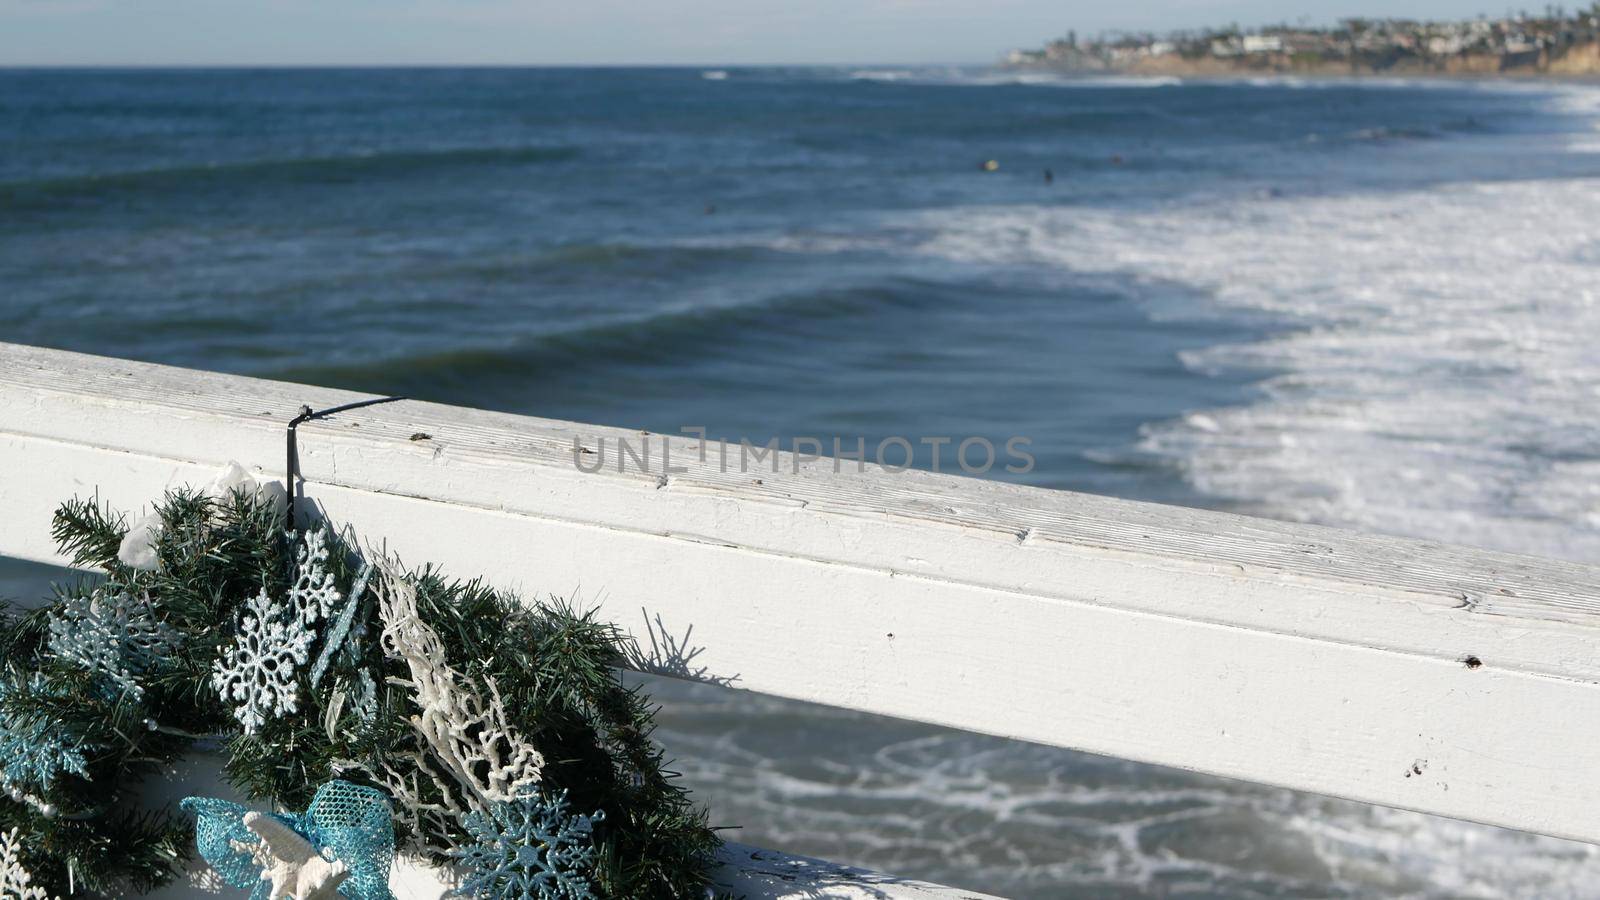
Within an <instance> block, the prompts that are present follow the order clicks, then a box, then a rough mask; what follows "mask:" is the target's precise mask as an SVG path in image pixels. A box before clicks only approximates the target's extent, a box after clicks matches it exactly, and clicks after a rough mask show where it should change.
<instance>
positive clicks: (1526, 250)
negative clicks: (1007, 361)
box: [920, 180, 1600, 561]
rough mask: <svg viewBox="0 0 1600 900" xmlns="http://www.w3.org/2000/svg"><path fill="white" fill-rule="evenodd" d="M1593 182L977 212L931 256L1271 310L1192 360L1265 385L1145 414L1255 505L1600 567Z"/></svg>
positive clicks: (1229, 308) (1155, 448) (1599, 365)
mask: <svg viewBox="0 0 1600 900" xmlns="http://www.w3.org/2000/svg"><path fill="white" fill-rule="evenodd" d="M1594 221H1600V182H1597V181H1595V180H1565V181H1530V182H1509V183H1501V184H1476V185H1465V186H1459V185H1458V186H1449V187H1442V188H1436V189H1430V190H1422V191H1407V192H1401V193H1391V194H1366V195H1350V196H1339V197H1323V198H1309V199H1301V200H1285V199H1281V198H1273V197H1266V198H1249V199H1243V200H1239V201H1236V202H1232V203H1226V204H1221V205H1191V206H1180V207H1174V208H1168V209H1161V210H1157V211H1147V212H1130V211H1126V210H1123V211H1109V210H1105V211H1102V210H1086V209H1070V210H1067V209H1059V208H1005V209H990V210H986V211H973V212H970V213H966V214H962V215H958V216H955V217H953V220H952V221H946V222H940V223H930V226H931V228H930V237H929V239H928V240H927V241H926V242H925V243H924V244H923V245H922V247H921V248H920V249H921V252H925V253H929V254H933V255H938V256H941V257H946V258H954V259H960V260H966V261H981V262H991V263H992V262H1010V263H1030V264H1041V265H1051V266H1060V267H1064V268H1068V269H1072V270H1075V271H1107V272H1120V273H1124V274H1129V275H1135V276H1139V277H1145V278H1152V279H1167V280H1170V281H1173V282H1177V283H1181V284H1185V285H1189V286H1191V287H1192V288H1194V289H1195V290H1196V291H1198V292H1200V293H1201V295H1202V296H1206V297H1209V298H1210V299H1209V301H1208V302H1207V304H1206V306H1205V307H1204V308H1196V307H1194V306H1193V305H1192V301H1186V303H1185V305H1184V306H1183V307H1181V308H1177V307H1174V308H1167V309H1163V308H1161V307H1159V304H1157V306H1156V314H1159V315H1178V316H1188V315H1209V316H1219V317H1225V318H1235V319H1240V318H1241V317H1243V318H1242V319H1241V320H1248V321H1252V322H1258V323H1270V327H1269V329H1268V330H1269V334H1268V336H1266V337H1263V338H1262V339H1260V340H1256V341H1251V342H1246V343H1236V344H1226V345H1220V346H1213V347H1210V348H1209V349H1206V350H1201V351H1195V352H1191V353H1187V354H1185V355H1184V357H1183V359H1184V362H1185V363H1186V364H1187V365H1188V366H1190V367H1191V368H1192V369H1195V370H1196V371H1200V372H1210V373H1218V374H1220V373H1243V374H1247V375H1251V376H1253V377H1255V378H1257V379H1258V386H1257V390H1258V394H1259V397H1260V399H1259V400H1258V401H1256V402H1254V403H1250V404H1247V405H1243V406H1237V407H1230V408H1226V409H1215V410H1204V411H1196V414H1194V415H1190V416H1187V417H1183V418H1180V419H1177V420H1174V421H1168V422H1159V423H1153V424H1150V425H1148V426H1146V427H1145V429H1144V431H1143V437H1142V440H1141V444H1140V449H1141V450H1142V451H1143V452H1146V453H1149V454H1152V455H1155V456H1158V457H1167V458H1170V459H1173V460H1175V461H1177V462H1178V463H1179V464H1180V465H1181V466H1182V469H1183V471H1184V472H1185V473H1186V476H1187V478H1188V479H1189V480H1190V481H1191V482H1192V483H1193V484H1194V485H1196V486H1197V487H1198V488H1199V489H1201V490H1202V491H1204V492H1206V493H1208V494H1210V495H1212V496H1215V497H1218V498H1221V499H1224V500H1227V501H1229V502H1232V503H1234V504H1236V505H1237V506H1239V507H1240V508H1243V509H1246V510H1249V511H1253V512H1257V513H1261V514H1265V515H1270V516H1274V517H1279V518H1288V519H1300V520H1313V521H1318V522H1322V523H1326V524H1334V525H1342V526H1348V527H1355V528H1359V529H1362V530H1367V531H1378V532H1390V533H1399V534H1407V535H1414V536H1418V537H1425V538H1433V539H1440V540H1447V541H1453V542H1460V543H1467V544H1473V545H1478V546H1485V547H1495V548H1500V549H1506V550H1513V551H1521V552H1530V553H1536V554H1542V555H1552V556H1564V557H1569V558H1574V559H1580V560H1587V561H1594V560H1600V514H1596V513H1594V512H1593V510H1594V509H1596V508H1597V506H1600V487H1597V485H1600V452H1596V451H1595V450H1594V448H1595V447H1596V446H1600V359H1597V357H1596V356H1595V355H1594V352H1593V348H1592V346H1591V341H1590V336H1591V335H1592V334H1594V333H1596V332H1597V331H1600V289H1597V288H1596V271H1595V266H1594V263H1593V259H1592V256H1593V253H1594V252H1595V248H1594V240H1593V238H1592V236H1591V235H1592V230H1591V227H1590V223H1592V222H1594Z"/></svg>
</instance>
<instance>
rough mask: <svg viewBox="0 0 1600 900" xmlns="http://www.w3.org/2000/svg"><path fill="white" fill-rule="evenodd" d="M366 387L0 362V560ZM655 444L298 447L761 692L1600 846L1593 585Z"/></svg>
mask: <svg viewBox="0 0 1600 900" xmlns="http://www.w3.org/2000/svg"><path fill="white" fill-rule="evenodd" d="M360 398H361V395H358V394H352V393H350V392H346V391H335V390H328V389H323V388H313V387H305V386H300V385H291V384H283V383H278V382H270V381H261V380H256V379H250V378H241V377H236V376H229V375H218V374H212V373H206V372H196V371H188V370H183V369H175V368H168V367H162V366H154V365H148V364H143V363H132V362H124V361H120V360H111V359H103V358H98V357H92V356H84V355H79V354H71V353H65V352H61V351H52V350H42V349H37V348H31V347H22V346H17V345H8V344H0V506H3V508H4V509H5V515H3V516H0V554H6V555H10V556H18V557H22V558H26V559H34V560H41V561H46V562H60V561H61V560H60V559H59V558H58V557H57V555H56V553H55V550H54V548H53V546H52V545H51V543H50V537H49V534H50V529H49V522H50V515H51V512H52V510H53V509H54V508H55V506H56V504H57V503H58V502H59V501H60V500H61V499H62V498H63V497H66V496H70V495H72V494H74V493H86V492H88V491H91V490H95V489H98V490H99V491H100V493H101V496H102V497H103V498H104V499H106V500H108V501H110V502H111V503H113V504H114V505H118V506H121V507H123V508H129V509H137V508H139V507H140V506H141V505H143V504H145V503H146V502H147V501H148V500H149V499H150V498H151V497H154V496H157V495H159V493H160V492H161V491H162V490H163V489H165V488H167V487H169V486H174V485H178V484H182V483H204V482H205V481H207V480H209V478H210V476H211V474H212V473H213V471H214V470H215V469H216V468H217V467H218V466H219V465H221V464H222V463H224V462H226V461H228V460H231V459H237V460H240V461H242V462H244V463H245V464H246V465H249V466H253V467H256V468H257V469H258V471H259V472H260V473H261V474H263V475H264V476H267V477H281V468H282V466H283V462H282V460H283V454H284V424H285V423H286V422H287V421H288V420H289V419H290V418H291V417H292V416H293V415H294V413H295V412H296V411H298V410H299V408H300V407H301V405H302V404H309V405H311V406H313V407H319V408H320V407H326V406H332V405H336V404H339V403H344V402H349V401H351V400H355V399H360ZM642 437H643V435H642V434H641V433H640V432H636V431H624V430H620V429H611V428H602V427H597V426H588V425H577V424H573V423H568V422H556V421H550V420H545V419H536V418H529V417H525V416H513V415H504V414H499V413H489V412H483V411H479V410H472V409H463V408H456V407H448V406H440V405H435V404H430V403H420V402H410V401H407V402H400V403H394V404H388V405H383V406H376V407H371V408H368V409H365V410H362V411H360V413H359V414H352V415H348V416H341V417H336V418H333V419H329V420H324V421H314V422H310V423H307V424H305V425H302V426H301V427H300V460H301V466H302V471H303V472H304V474H305V477H306V494H307V496H308V497H310V498H311V499H312V500H313V501H314V502H315V503H317V504H318V505H319V506H321V507H322V508H323V509H324V510H325V511H326V513H327V514H328V515H329V516H330V517H332V518H334V519H336V520H339V521H342V522H348V523H350V524H351V525H352V526H354V527H355V528H356V529H357V531H358V532H360V533H363V534H366V535H369V536H374V537H379V536H381V538H382V539H383V540H385V541H386V542H387V544H388V546H389V547H390V548H391V549H392V550H395V551H397V552H398V553H399V554H400V555H401V556H402V558H405V559H408V560H428V561H433V562H436V563H439V564H440V565H442V566H444V567H445V568H446V569H447V570H448V571H452V572H456V573H460V574H480V573H481V574H484V575H486V576H487V577H488V578H489V579H490V580H491V581H494V582H496V583H498V584H502V585H508V586H520V587H523V588H525V589H526V590H527V591H528V592H530V593H533V592H540V593H543V592H556V593H563V594H565V593H569V592H571V591H573V590H575V589H576V590H578V591H580V592H581V595H582V596H583V597H587V598H603V602H604V603H605V605H606V607H607V610H608V613H609V615H610V617H611V618H613V619H615V620H617V621H619V622H620V623H622V624H623V625H624V626H629V625H632V626H635V627H636V629H637V631H638V633H639V635H640V636H641V637H643V636H644V635H645V632H644V626H645V625H646V623H645V621H644V620H643V619H642V618H641V616H640V610H641V609H644V610H646V611H647V612H648V615H649V616H650V617H651V620H652V621H653V620H655V619H656V618H657V617H659V620H660V622H661V623H662V625H663V626H664V627H665V628H666V630H667V631H669V632H672V633H675V634H682V633H684V632H686V631H688V630H689V629H690V628H691V627H692V628H693V639H694V643H695V645H696V647H697V648H698V649H699V651H700V652H699V654H698V655H697V656H696V657H695V658H694V667H695V668H696V669H699V668H700V667H704V671H703V673H702V674H703V675H704V677H708V678H715V679H719V680H726V681H728V682H731V683H732V684H733V685H734V686H735V687H739V688H744V689H748V690H754V691H760V692H763V693H769V694H775V695H779V696H784V697H792V698H796V699H800V700H808V701H812V702H817V703H825V704H830V705H833V706H839V707H845V708H849V709H855V710H864V711H867V712H872V713H879V714H884V715H890V716H899V717H903V718H907V719H915V720H919V721H924V722H931V723H936V724H940V725H947V726H951V727H955V728H962V729H969V730H973V731H980V732H986V733H990V734H995V735H1000V736H1003V737H1009V738H1017V739H1021V740H1028V741H1036V742H1040V743H1045V744H1052V745H1056V746H1061V747H1071V748H1076V749H1080V750H1087V751H1090V752H1094V753H1101V754H1108V755H1112V756H1118V757H1124V758H1128V759H1134V760H1140V761H1144V762H1149V763H1157V764H1161V765H1167V766H1176V767H1180V768H1184V769H1192V770H1196V771H1201V772H1208V773H1212V774H1216V775H1223V776H1229V777H1234V778H1241V779H1247V780H1250V781H1256V782H1262V783H1266V784H1273V785H1281V786H1284V787H1289V788H1295V789H1299V790H1306V791H1314V792H1318V793H1322V794H1328V795H1332V796H1337V797H1345V798H1350V799H1354V800H1360V801H1365V802H1370V803H1377V804H1383V805H1386V806H1394V807H1402V808H1407V809H1414V810H1420V811H1423V812H1428V813H1437V814H1440V815H1445V816H1452V817H1456V818H1461V819H1469V820H1473V821H1478V822H1485V823H1490V824H1495V825H1503V826H1508V827H1511V828H1517V829H1522V830H1526V831H1533V832H1539V833H1543V834H1550V835H1557V836H1562V837H1570V838H1577V839H1580V840H1587V841H1595V842H1600V774H1597V773H1600V686H1597V684H1596V682H1597V681H1600V629H1597V628H1596V626H1597V625H1600V568H1595V567H1592V566H1584V565H1577V564H1572V563H1563V562H1556V561H1552V560H1545V559H1536V558H1531V557H1522V556H1511V555H1506V554H1499V553H1491V552H1486V551H1479V550H1470V549H1464V548H1459V547H1450V546H1443V545H1439V544H1432V543H1426V542H1420V541H1412V540H1402V539H1398V538H1390V537H1379V536H1372V535H1363V534H1355V533H1350V532H1343V531H1336V530H1331V529H1326V528H1320V527H1315V526H1308V525H1297V524H1285V523H1281V522H1274V521H1266V520H1260V519H1251V518H1244V517H1240V516H1234V515H1228V514H1223V513H1216V512H1204V511H1197V510H1189V509H1180V508H1173V507H1164V506H1155V505H1150V504H1143V503H1134V502H1129V501H1123V500H1114V499H1107V498H1101V497H1093V496H1087V495H1081V494H1073V493H1067V492H1061V491H1049V490H1041V489H1035V488H1027V487H1019V486H1014V485H1009V484H1003V483H998V482H994V481H984V480H975V479H967V478H959V477H951V476H947V475H937V474H931V473H924V472H904V473H898V474H890V473H886V472H883V471H879V470H875V469H873V468H871V467H869V469H868V471H866V472H857V471H856V469H855V464H854V463H846V464H844V465H843V466H842V467H838V468H842V469H843V471H836V470H835V469H836V466H835V464H834V463H833V461H831V460H827V459H823V460H796V459H795V458H793V457H791V456H788V455H780V456H779V457H778V458H777V460H776V462H777V468H778V471H776V472H773V471H771V469H770V466H771V462H769V461H763V463H762V466H763V468H762V470H761V471H750V472H740V471H739V469H738V466H737V465H732V466H730V467H729V470H728V471H723V469H722V467H721V466H720V465H719V462H718V459H717V457H716V454H715V453H712V454H708V456H707V458H706V459H705V460H704V461H702V460H701V459H700V458H699V450H700V447H699V444H698V442H697V441H695V440H694V439H692V438H675V439H673V440H672V451H671V457H672V464H673V466H674V467H676V468H681V469H682V471H674V472H672V473H663V472H662V471H661V467H660V462H661V460H660V454H659V448H660V446H661V443H660V442H661V440H662V438H660V437H659V436H651V437H652V440H653V443H652V444H651V447H652V452H653V454H654V456H653V457H652V459H651V471H649V472H643V471H639V466H638V465H636V464H635V463H634V461H633V460H632V459H629V460H627V465H625V466H624V469H625V471H620V472H619V471H618V467H617V458H618V457H617V454H616V452H615V446H616V442H617V441H618V440H619V439H623V440H628V441H630V442H631V443H632V445H633V446H634V447H638V446H640V444H641V438H642ZM602 438H603V439H605V440H606V441H607V442H608V444H609V447H608V451H607V452H608V455H607V457H606V465H605V467H604V468H603V469H602V470H601V471H598V472H593V473H589V472H584V471H580V470H579V467H578V466H577V465H576V464H575V456H574V451H573V447H574V441H576V442H577V443H578V445H580V446H581V447H583V448H586V449H589V450H595V449H597V448H598V446H599V442H600V440H601V439H602ZM584 456H585V457H587V456H592V454H589V455H584ZM580 458H582V457H580ZM582 459H583V461H584V462H586V464H592V460H590V459H587V458H582ZM664 662H666V663H667V666H666V667H667V668H671V665H670V663H671V661H670V660H667V661H664ZM752 871H755V872H759V871H760V867H759V866H757V867H755V869H753V870H752ZM730 877H731V876H730ZM774 880H775V881H776V882H777V883H778V887H775V888H773V890H774V891H776V893H769V894H765V895H766V896H786V894H784V893H782V891H784V890H798V888H795V885H796V884H797V883H798V882H795V881H786V880H785V878H784V877H775V878H774ZM785 885H787V887H785ZM853 890H864V891H866V893H860V894H851V893H849V891H853ZM938 890H939V889H935V888H930V887H926V886H914V885H904V884H899V883H896V882H895V881H893V880H886V881H885V882H884V883H883V884H880V885H875V886H871V887H860V886H857V887H848V888H847V887H838V888H837V889H835V888H833V887H830V888H826V889H822V890H820V891H819V890H816V889H810V893H806V894H804V895H805V896H840V897H844V896H877V897H897V896H919V895H921V896H926V895H927V894H919V893H916V892H923V891H935V892H936V891H938ZM836 891H837V892H836ZM750 893H751V894H752V895H753V896H763V894H761V893H758V892H756V891H754V890H751V891H750ZM935 895H937V894H935ZM959 895H960V896H972V895H971V894H970V892H962V893H960V894H959Z"/></svg>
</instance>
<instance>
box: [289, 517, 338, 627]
mask: <svg viewBox="0 0 1600 900" xmlns="http://www.w3.org/2000/svg"><path fill="white" fill-rule="evenodd" d="M297 553H298V555H297V559H296V565H295V571H296V572H297V573H298V575H296V577H295V580H294V585H293V586H291V587H290V588H289V607H290V609H291V610H293V615H294V617H295V618H296V619H298V620H299V622H300V625H301V626H303V627H306V628H309V627H311V626H312V625H315V624H316V623H317V621H318V620H319V619H325V618H327V617H328V616H329V615H331V614H332V613H333V609H334V607H336V606H338V605H339V600H340V599H341V595H340V594H339V589H338V587H336V586H335V585H334V582H333V573H332V572H329V571H328V535H327V532H326V531H324V530H323V529H321V528H317V529H313V530H311V531H307V532H306V534H305V537H304V538H302V539H301V542H300V547H299V550H298V551H297Z"/></svg>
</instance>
